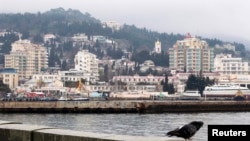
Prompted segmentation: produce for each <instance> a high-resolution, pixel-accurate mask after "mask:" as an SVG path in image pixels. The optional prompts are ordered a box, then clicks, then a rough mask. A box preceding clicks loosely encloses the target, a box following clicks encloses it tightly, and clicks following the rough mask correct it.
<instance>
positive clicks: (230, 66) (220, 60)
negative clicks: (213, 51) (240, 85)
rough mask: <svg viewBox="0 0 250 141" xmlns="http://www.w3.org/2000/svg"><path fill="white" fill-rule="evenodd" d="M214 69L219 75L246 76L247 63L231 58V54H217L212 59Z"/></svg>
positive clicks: (240, 59)
mask: <svg viewBox="0 0 250 141" xmlns="http://www.w3.org/2000/svg"><path fill="white" fill-rule="evenodd" d="M214 68H215V71H216V72H219V73H221V74H227V75H231V74H240V75H242V74H248V71H249V66H248V62H246V61H243V60H242V58H233V57H232V55H231V54H218V55H216V57H215V58H214Z"/></svg>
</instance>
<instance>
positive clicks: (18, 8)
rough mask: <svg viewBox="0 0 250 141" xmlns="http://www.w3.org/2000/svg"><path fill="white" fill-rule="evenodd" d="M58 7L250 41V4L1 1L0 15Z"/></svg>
mask: <svg viewBox="0 0 250 141" xmlns="http://www.w3.org/2000/svg"><path fill="white" fill-rule="evenodd" d="M58 7H63V8H65V9H68V8H72V9H78V10H80V11H81V12H83V13H85V12H88V13H90V14H91V15H92V16H93V17H95V18H97V19H100V20H101V21H108V20H114V21H117V22H120V23H122V24H124V23H126V24H129V25H132V24H134V25H136V26H137V27H146V28H147V29H151V30H153V31H158V32H161V33H162V32H166V33H171V32H173V33H180V34H186V33H188V32H190V33H191V34H192V35H198V36H203V37H208V38H219V39H222V40H224V41H238V42H240V41H244V40H247V41H250V16H249V14H250V1H249V0H0V12H1V13H10V12H11V13H17V12H21V13H24V12H34V13H36V12H38V11H40V12H45V11H48V10H50V9H52V8H58Z"/></svg>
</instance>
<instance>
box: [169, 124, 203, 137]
mask: <svg viewBox="0 0 250 141" xmlns="http://www.w3.org/2000/svg"><path fill="white" fill-rule="evenodd" d="M202 126H203V122H202V121H192V122H190V123H188V124H186V125H184V126H181V127H179V128H176V129H175V130H172V131H169V132H168V133H167V134H166V135H167V136H169V137H171V136H177V137H181V138H184V139H185V140H186V139H190V138H191V137H192V136H194V135H195V133H196V132H197V131H198V130H199V129H200V128H201V127H202Z"/></svg>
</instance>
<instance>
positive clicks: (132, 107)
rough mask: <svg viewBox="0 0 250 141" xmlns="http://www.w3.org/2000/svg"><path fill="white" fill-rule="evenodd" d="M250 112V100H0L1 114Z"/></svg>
mask: <svg viewBox="0 0 250 141" xmlns="http://www.w3.org/2000/svg"><path fill="white" fill-rule="evenodd" d="M224 111H235V112H237V111H250V101H199V100H196V101H191V100H188V101H167V100H156V101H153V100H112V101H36V102H18V101H8V102H5V101H1V102H0V112H2V113H11V112H13V113H15V112H18V113H164V112H224Z"/></svg>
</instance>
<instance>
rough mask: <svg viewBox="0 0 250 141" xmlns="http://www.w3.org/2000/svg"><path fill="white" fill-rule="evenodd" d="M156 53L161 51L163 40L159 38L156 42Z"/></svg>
mask: <svg viewBox="0 0 250 141" xmlns="http://www.w3.org/2000/svg"><path fill="white" fill-rule="evenodd" d="M154 52H155V53H158V54H159V53H161V42H160V41H159V39H158V40H157V41H156V42H155V48H154Z"/></svg>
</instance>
